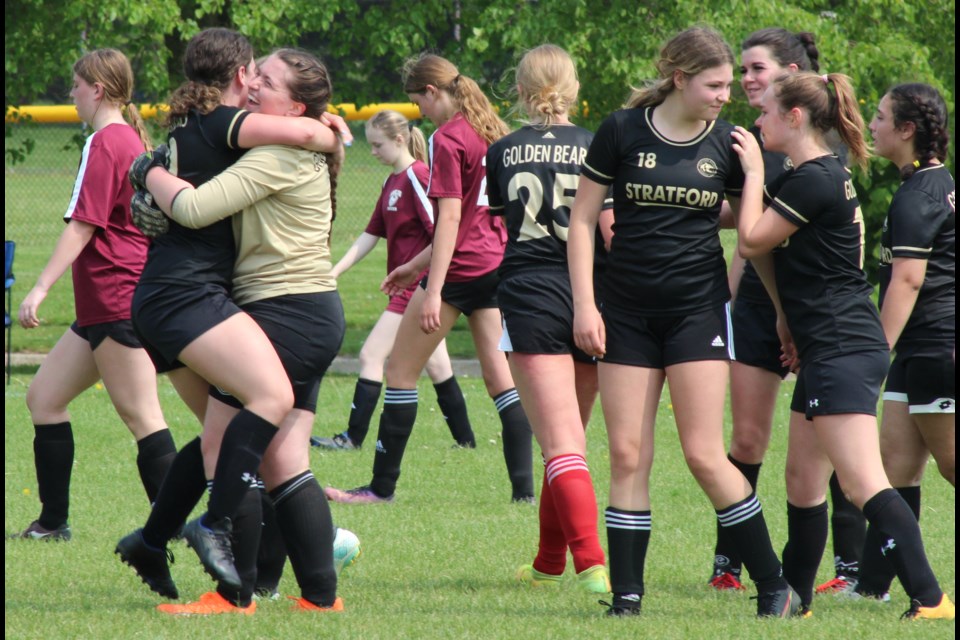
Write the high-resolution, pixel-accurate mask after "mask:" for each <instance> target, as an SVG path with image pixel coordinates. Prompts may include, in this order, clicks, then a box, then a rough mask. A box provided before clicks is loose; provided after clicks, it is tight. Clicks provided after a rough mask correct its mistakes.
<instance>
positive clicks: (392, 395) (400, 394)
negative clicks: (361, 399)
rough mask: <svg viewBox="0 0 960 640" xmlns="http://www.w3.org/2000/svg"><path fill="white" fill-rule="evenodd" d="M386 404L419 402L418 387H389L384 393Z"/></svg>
mask: <svg viewBox="0 0 960 640" xmlns="http://www.w3.org/2000/svg"><path fill="white" fill-rule="evenodd" d="M383 403H384V404H417V390H416V389H387V390H386V391H385V392H384V394H383Z"/></svg>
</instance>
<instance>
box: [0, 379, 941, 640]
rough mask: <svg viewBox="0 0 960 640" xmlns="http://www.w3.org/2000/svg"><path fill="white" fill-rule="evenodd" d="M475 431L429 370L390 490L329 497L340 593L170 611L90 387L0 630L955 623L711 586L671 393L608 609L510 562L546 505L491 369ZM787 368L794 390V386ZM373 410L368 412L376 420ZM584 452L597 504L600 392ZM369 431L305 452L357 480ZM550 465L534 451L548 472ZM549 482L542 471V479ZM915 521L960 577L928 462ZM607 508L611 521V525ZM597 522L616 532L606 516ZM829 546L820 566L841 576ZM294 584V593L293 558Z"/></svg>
mask: <svg viewBox="0 0 960 640" xmlns="http://www.w3.org/2000/svg"><path fill="white" fill-rule="evenodd" d="M29 381H30V375H29V372H23V373H17V374H16V375H15V376H14V379H13V383H12V384H11V385H10V386H8V387H6V394H5V401H4V403H5V404H4V409H5V415H6V429H5V430H4V447H5V452H6V453H5V457H4V470H5V494H4V517H5V519H4V522H5V524H4V528H5V532H6V533H8V534H9V533H11V532H14V531H17V530H19V529H20V528H22V527H24V526H26V525H27V524H28V523H29V522H30V521H31V520H32V519H34V518H35V517H36V516H37V513H38V501H37V497H36V491H37V488H36V480H35V476H34V470H33V455H32V445H31V441H32V437H33V430H32V428H31V427H30V420H29V416H28V414H27V411H26V408H25V404H24V395H25V393H26V388H27V385H28V384H29ZM353 383H354V380H353V379H351V378H347V377H338V376H332V377H330V378H328V379H327V380H325V381H324V384H323V388H322V389H321V399H320V402H321V405H320V409H319V412H318V418H317V422H316V425H315V429H314V431H315V433H317V434H319V435H330V434H332V433H334V432H335V431H337V430H339V429H340V428H342V426H343V425H344V424H345V422H346V416H347V413H348V408H349V404H350V399H351V397H352V392H353ZM461 384H462V386H463V389H464V393H465V394H466V396H467V403H468V406H469V408H470V411H471V418H472V421H473V423H474V429H475V431H476V433H477V436H478V443H479V445H478V448H477V449H476V450H461V449H452V448H451V446H450V445H451V443H452V441H451V439H450V436H449V434H448V433H447V430H446V427H445V426H444V424H443V422H442V420H441V419H440V417H439V415H438V412H437V411H436V409H435V404H434V395H433V391H432V389H430V388H429V386H430V385H429V383H426V384H423V385H422V386H421V398H422V402H421V409H420V413H419V419H418V422H417V428H416V429H415V430H414V433H413V436H412V438H411V441H410V445H409V447H408V449H407V452H408V453H407V456H406V459H405V462H404V472H403V476H402V478H401V479H400V485H399V489H398V493H397V501H396V502H395V503H394V504H390V505H373V506H347V505H332V509H333V513H334V518H335V520H336V521H337V523H338V524H339V525H341V526H344V527H347V528H349V529H351V530H353V531H355V532H356V533H357V534H358V535H359V537H360V539H361V541H362V544H363V555H362V556H361V557H360V559H359V560H358V562H357V563H356V564H355V565H354V566H352V567H350V568H349V569H348V570H347V571H346V572H345V574H344V576H343V577H342V580H341V582H340V586H339V593H340V595H342V597H343V598H344V601H345V604H346V611H345V612H344V613H343V614H339V615H332V614H331V615H325V616H322V617H320V618H315V617H313V615H311V614H294V613H291V612H289V611H288V608H289V605H288V604H287V603H286V602H267V603H263V604H261V606H260V608H259V610H258V612H257V613H256V615H254V616H253V617H250V618H245V617H241V616H237V617H223V616H221V617H215V618H207V619H202V618H201V619H183V618H180V619H173V618H170V617H167V616H164V615H162V614H160V613H157V612H156V611H154V609H153V607H154V605H156V604H157V603H158V602H159V600H158V598H157V597H156V596H154V594H152V593H151V592H150V591H149V590H148V589H147V588H146V587H145V586H144V585H143V584H142V583H141V582H140V581H139V579H137V577H136V576H135V575H134V573H133V572H132V571H131V570H130V569H129V568H128V567H126V566H125V565H122V564H121V563H120V562H119V561H118V560H117V559H116V556H114V555H113V553H112V552H113V548H114V545H115V544H116V541H117V540H118V539H119V538H120V537H121V536H122V535H124V534H125V533H127V532H128V531H130V530H132V529H133V528H134V527H137V526H142V523H143V521H144V520H145V518H146V515H147V504H146V500H145V499H144V495H143V491H142V488H141V487H140V484H139V480H138V478H137V471H136V465H135V456H136V448H135V445H134V442H133V440H132V438H130V437H129V436H128V435H127V434H126V430H125V429H124V427H123V425H122V423H121V422H120V420H119V419H118V418H117V416H116V414H115V413H114V411H113V410H112V408H111V406H110V404H109V401H108V399H107V395H106V392H105V391H104V390H103V389H98V388H94V389H91V390H89V391H88V392H87V393H85V394H83V395H82V396H81V397H80V398H79V399H78V400H77V401H76V402H75V403H74V405H73V406H72V413H73V421H74V425H75V426H74V430H75V434H76V442H77V445H76V447H77V449H76V463H75V468H74V475H73V487H72V494H73V495H72V505H71V506H72V511H71V519H70V522H71V526H72V527H73V531H74V538H73V541H72V542H69V543H65V544H45V543H34V542H27V541H6V542H5V548H4V575H5V578H4V584H5V637H7V638H30V639H37V638H44V639H45V638H50V639H55V640H66V639H72V638H77V639H80V638H83V639H87V638H89V639H94V640H99V639H102V638H116V639H118V640H119V639H134V638H142V639H161V638H170V639H173V638H177V639H179V638H211V639H226V638H237V639H241V638H242V639H250V638H297V639H299V638H315V637H322V638H346V639H350V640H358V639H363V640H377V639H384V640H393V639H411V640H413V639H433V638H451V639H454V638H456V639H463V638H470V639H472V638H482V639H487V638H491V639H492V638H504V639H507V638H509V639H511V640H523V639H528V638H529V639H531V640H545V639H551V640H552V639H563V638H620V637H631V638H633V637H644V638H655V639H665V640H671V639H679V638H696V639H700V638H747V639H754V638H756V639H763V640H767V639H771V640H779V639H783V640H786V639H792V638H798V637H799V638H804V639H813V638H824V639H827V638H830V639H836V638H858V639H859V638H871V639H872V638H877V639H884V640H888V639H890V638H953V637H955V634H956V627H955V623H952V622H950V623H942V622H938V621H922V622H918V623H903V622H900V621H899V620H898V618H899V615H900V614H901V613H902V612H903V611H904V610H906V608H907V605H908V603H907V600H906V597H905V595H904V593H903V591H902V589H901V588H900V586H899V584H896V585H895V586H894V590H893V593H892V596H893V603H892V604H889V605H881V604H874V603H862V602H860V603H857V602H853V601H848V600H842V599H839V598H836V597H832V596H822V597H817V598H816V599H815V601H814V612H815V615H814V617H813V618H812V619H809V620H789V621H778V620H765V621H758V620H756V619H754V617H753V611H754V606H755V605H754V603H753V602H752V601H750V600H749V599H748V594H743V593H726V592H725V593H717V592H714V591H712V590H711V589H709V588H708V587H707V586H706V579H707V577H708V573H709V570H710V567H711V563H712V556H713V538H714V529H715V518H714V515H713V511H712V509H711V507H710V505H709V503H708V501H707V500H706V498H705V497H704V496H703V495H702V493H701V492H700V491H699V490H698V488H697V487H696V485H695V483H694V481H693V480H692V478H691V476H690V474H689V473H688V472H687V470H686V468H685V465H684V463H683V457H682V454H681V452H680V448H679V443H678V439H677V436H676V429H675V427H674V424H673V418H672V412H671V405H670V402H669V399H668V397H667V396H666V394H665V396H664V399H663V400H662V401H661V405H660V413H659V416H658V424H657V436H656V438H657V462H656V464H655V466H654V472H653V480H652V494H653V513H654V534H653V539H652V542H651V546H650V553H649V557H648V562H647V576H646V582H647V588H648V595H647V597H646V598H645V599H644V612H643V615H642V616H641V617H640V618H637V619H630V620H610V619H606V618H604V616H603V615H602V614H603V611H604V609H603V608H602V607H600V606H599V605H598V604H597V603H596V601H597V597H596V596H591V595H587V594H584V593H581V592H579V591H578V589H577V586H576V583H575V581H574V580H573V579H572V574H571V571H572V566H571V567H568V579H567V580H566V582H565V583H564V584H563V585H562V588H561V589H559V590H557V591H540V590H530V589H527V588H523V587H520V586H518V585H517V584H515V583H514V581H513V573H514V571H515V569H516V567H517V566H518V565H520V564H522V563H525V562H529V561H530V560H531V559H532V558H533V555H534V553H535V549H536V536H537V512H536V508H535V507H532V506H530V505H513V504H511V503H510V502H509V495H510V491H509V484H508V482H507V479H506V474H505V471H504V464H503V458H502V454H501V448H500V442H499V435H498V434H499V421H498V420H497V418H496V414H495V411H494V408H493V404H492V403H491V402H490V401H489V400H488V399H487V397H486V394H485V393H484V390H483V385H482V383H481V381H480V380H477V379H473V378H465V379H463V380H462V381H461ZM792 387H793V385H792V383H790V382H787V383H784V386H783V390H782V393H783V396H784V400H785V399H786V397H787V396H788V395H789V394H790V393H791V392H792ZM161 399H162V402H163V405H164V409H165V413H166V416H167V419H168V422H169V423H170V426H171V428H172V430H173V432H174V436H175V438H176V440H177V442H178V443H179V444H184V443H185V442H187V440H188V439H190V438H192V437H193V436H194V435H195V433H196V432H197V427H196V425H195V422H194V420H193V419H192V418H191V416H190V415H189V414H188V413H187V411H186V409H184V407H183V405H182V404H181V403H180V402H179V400H178V399H177V398H176V396H175V394H174V392H173V390H172V388H171V387H170V385H169V383H167V382H166V380H165V379H163V380H162V381H161ZM786 405H787V402H786V401H784V402H781V403H780V407H779V409H778V411H779V415H778V419H777V424H778V425H781V426H780V427H778V428H777V429H776V431H775V433H774V437H773V443H772V446H771V451H770V453H769V455H768V458H767V462H766V464H765V466H764V471H763V473H762V474H761V480H760V497H761V499H762V500H763V502H764V505H765V513H766V517H767V521H768V523H769V526H770V530H771V536H772V538H773V540H774V545H775V547H776V548H778V549H779V548H782V545H783V543H784V542H785V536H786V515H785V495H784V488H783V479H782V478H783V461H784V449H785V443H786V433H785V429H784V428H783V425H785V424H786ZM374 428H375V427H374ZM588 433H589V438H588V439H589V454H588V459H589V461H590V463H591V467H592V470H593V477H594V481H595V486H596V487H597V493H598V496H599V500H598V502H599V506H600V509H601V510H602V509H603V508H604V506H605V504H606V501H605V499H604V497H603V496H604V495H605V492H606V486H607V484H608V478H609V471H608V457H607V453H606V437H605V434H604V430H603V423H602V419H601V416H600V411H599V409H598V410H597V411H596V413H595V415H594V420H593V424H592V426H591V427H590V429H589V432H588ZM371 459H372V448H371V447H369V446H368V447H367V448H365V449H364V450H362V451H360V452H351V453H320V452H311V460H312V468H313V471H314V473H315V474H316V476H317V478H318V480H319V481H320V483H321V484H325V485H326V484H331V485H334V486H341V487H344V486H346V487H352V486H356V485H358V484H362V483H365V482H366V481H367V480H368V479H369V474H370V464H371ZM539 472H540V469H538V475H539ZM538 486H539V482H538ZM923 490H924V493H923V515H922V520H921V523H922V526H923V530H924V536H925V542H926V547H927V552H928V555H929V556H930V559H931V563H932V565H933V567H934V569H935V571H936V572H937V574H938V577H939V579H940V581H941V585H942V586H943V588H944V589H945V590H946V591H947V592H948V593H950V594H951V595H955V594H956V555H955V553H956V551H955V543H954V535H955V524H956V518H955V492H954V490H953V488H952V487H950V486H949V484H947V483H946V482H945V481H943V480H942V479H941V478H940V477H939V475H938V474H937V472H936V469H935V468H934V467H932V466H931V468H930V469H929V470H928V472H927V477H926V478H925V481H924V489H923ZM601 526H602V525H601ZM601 540H605V538H604V534H603V533H602V530H601ZM172 550H173V552H174V554H176V563H175V565H174V566H173V567H172V571H173V575H174V578H175V579H176V581H177V584H178V586H179V588H180V592H181V594H182V597H184V598H190V599H195V598H196V597H197V596H199V595H200V594H201V593H203V592H204V591H207V590H209V589H210V588H211V587H212V582H211V581H210V580H209V579H208V578H207V577H206V575H205V574H203V572H202V571H201V569H200V566H199V563H198V562H197V560H196V557H195V555H194V553H193V552H192V551H191V550H189V549H188V548H186V547H185V546H184V545H183V544H182V543H174V544H173V545H172ZM830 556H831V554H830V550H829V547H828V551H827V554H826V557H825V559H824V562H823V563H821V567H820V573H819V576H818V582H819V581H824V580H827V579H829V578H830V577H832V563H831V562H830ZM281 591H282V593H284V594H285V595H298V591H297V587H296V582H295V580H294V578H293V574H292V571H291V570H290V568H289V565H288V567H287V570H286V572H285V574H284V578H283V581H282V582H281Z"/></svg>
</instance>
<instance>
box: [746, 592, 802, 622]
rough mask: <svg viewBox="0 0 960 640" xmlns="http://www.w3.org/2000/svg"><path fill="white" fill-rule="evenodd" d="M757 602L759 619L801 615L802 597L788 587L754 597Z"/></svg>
mask: <svg viewBox="0 0 960 640" xmlns="http://www.w3.org/2000/svg"><path fill="white" fill-rule="evenodd" d="M754 598H755V599H756V601H757V617H758V618H792V617H794V616H799V615H801V607H802V605H801V604H800V595H799V594H798V593H797V592H796V591H794V589H793V587H791V586H790V585H787V586H786V588H784V589H779V590H778V591H768V592H767V593H760V594H757V595H756V596H753V598H751V599H754Z"/></svg>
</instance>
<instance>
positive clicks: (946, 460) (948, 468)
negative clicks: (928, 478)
mask: <svg viewBox="0 0 960 640" xmlns="http://www.w3.org/2000/svg"><path fill="white" fill-rule="evenodd" d="M934 459H935V460H936V461H937V469H938V470H939V471H940V475H941V476H943V477H944V478H945V479H946V481H947V482H949V483H950V484H951V485H953V486H954V487H955V486H957V483H956V471H957V468H956V463H957V459H956V456H955V455H954V454H953V452H950V453H949V454H946V455H941V456H934Z"/></svg>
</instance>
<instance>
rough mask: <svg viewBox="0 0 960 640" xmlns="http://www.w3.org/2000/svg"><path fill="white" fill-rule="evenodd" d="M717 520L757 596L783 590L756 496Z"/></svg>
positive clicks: (719, 513) (722, 511)
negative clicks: (726, 533)
mask: <svg viewBox="0 0 960 640" xmlns="http://www.w3.org/2000/svg"><path fill="white" fill-rule="evenodd" d="M717 520H719V521H720V525H721V526H722V527H724V528H726V529H727V530H728V533H729V534H730V539H731V540H732V541H733V543H734V545H735V547H736V549H737V553H738V554H739V555H740V557H741V558H742V559H743V566H745V567H746V568H747V571H748V572H749V573H750V577H751V578H752V579H753V581H754V582H756V583H757V590H758V591H759V592H760V593H768V592H770V591H777V590H780V589H783V588H785V587H786V586H787V581H786V580H784V579H783V568H782V567H781V566H780V561H779V560H778V559H777V554H776V553H775V552H774V551H773V546H772V545H771V544H770V533H769V532H768V531H767V521H766V520H765V519H764V518H763V510H762V509H761V507H760V501H759V500H758V499H757V496H756V494H753V493H751V494H750V495H749V496H747V497H746V498H744V499H743V500H741V501H740V502H737V503H735V504H732V505H730V506H729V507H727V508H725V509H720V510H719V511H717Z"/></svg>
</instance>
